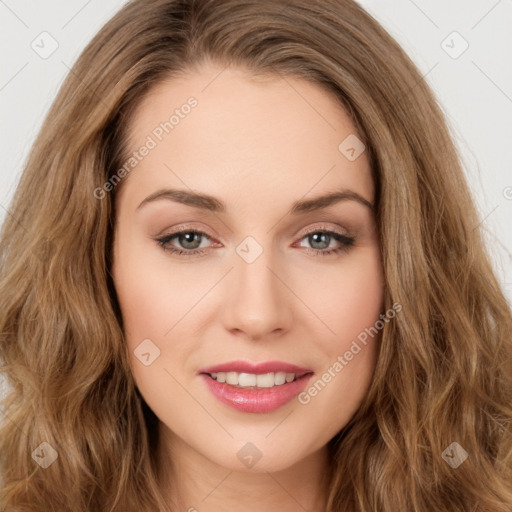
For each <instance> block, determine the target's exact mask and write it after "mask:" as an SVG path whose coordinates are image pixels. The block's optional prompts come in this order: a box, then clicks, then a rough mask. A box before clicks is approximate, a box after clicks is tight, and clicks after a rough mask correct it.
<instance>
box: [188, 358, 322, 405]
mask: <svg viewBox="0 0 512 512" xmlns="http://www.w3.org/2000/svg"><path fill="white" fill-rule="evenodd" d="M198 373H199V376H200V377H201V378H202V379H203V380H204V382H205V384H206V386H207V388H208V390H209V391H210V392H211V393H212V394H213V395H214V396H215V397H216V398H217V399H218V400H220V401H221V402H222V403H223V404H225V405H228V406H229V407H231V408H234V409H237V410H238V411H242V412H250V413H266V412H272V411H274V410H276V409H278V408H280V407H282V406H283V405H285V404H286V403H288V402H290V401H291V400H292V399H293V398H294V397H296V396H297V395H298V394H299V393H300V392H301V391H302V390H303V389H304V388H305V387H306V385H307V382H308V381H309V380H310V378H311V377H312V376H313V375H314V372H313V371H312V370H309V369H306V368H301V367H299V366H295V365H291V364H287V363H281V362H268V363H260V364H252V363H248V362H245V361H238V362H237V361H235V362H232V363H226V364H223V365H218V366H215V367H210V368H205V369H203V370H201V371H200V372H198Z"/></svg>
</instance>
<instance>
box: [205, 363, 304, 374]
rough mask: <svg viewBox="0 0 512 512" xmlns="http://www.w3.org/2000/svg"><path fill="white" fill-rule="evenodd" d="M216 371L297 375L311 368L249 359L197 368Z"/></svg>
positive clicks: (207, 371)
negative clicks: (251, 361) (257, 361)
mask: <svg viewBox="0 0 512 512" xmlns="http://www.w3.org/2000/svg"><path fill="white" fill-rule="evenodd" d="M218 372H237V373H254V374H256V375H261V374H263V373H271V372H273V373H276V372H285V373H295V375H297V376H301V375H305V374H306V373H312V372H313V370H311V369H309V368H301V367H300V366H296V365H294V364H290V363H284V362H282V361H266V362H263V363H250V362H249V361H231V362H229V363H222V364H218V365H215V366H208V367H207V368H203V369H202V370H199V372H198V373H199V374H201V373H218Z"/></svg>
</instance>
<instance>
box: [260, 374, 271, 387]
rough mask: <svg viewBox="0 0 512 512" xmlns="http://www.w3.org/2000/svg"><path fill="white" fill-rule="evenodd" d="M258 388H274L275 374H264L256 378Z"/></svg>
mask: <svg viewBox="0 0 512 512" xmlns="http://www.w3.org/2000/svg"><path fill="white" fill-rule="evenodd" d="M256 382H257V386H258V387H259V388H271V387H273V386H274V374H273V373H263V374H261V375H258V376H257V378H256Z"/></svg>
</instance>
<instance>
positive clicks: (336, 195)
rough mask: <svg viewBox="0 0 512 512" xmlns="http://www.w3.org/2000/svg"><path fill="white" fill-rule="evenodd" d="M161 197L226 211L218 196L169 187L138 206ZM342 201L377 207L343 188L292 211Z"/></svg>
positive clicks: (301, 203) (303, 201)
mask: <svg viewBox="0 0 512 512" xmlns="http://www.w3.org/2000/svg"><path fill="white" fill-rule="evenodd" d="M161 199H167V200H170V201H174V202H176V203H180V204H184V205H187V206H192V207H195V208H201V209H203V210H208V211H212V212H220V213H223V212H225V211H226V205H225V204H224V203H223V202H222V201H220V200H219V199H217V198H216V197H213V196H210V195H208V194H203V193H199V192H192V191H188V190H179V189H169V188H164V189H160V190H157V191H156V192H154V193H153V194H151V195H149V196H148V197H146V198H145V199H144V200H143V201H142V202H141V203H140V204H139V206H137V210H139V209H141V208H142V207H143V206H145V205H147V204H149V203H152V202H153V201H158V200H161ZM340 201H357V202H358V203H360V204H362V205H364V206H367V207H368V208H370V209H371V210H372V211H373V210H374V208H375V207H374V205H373V204H372V203H370V202H369V201H368V200H367V199H365V198H364V197H363V196H361V195H360V194H358V193H357V192H354V191H353V190H346V189H343V190H339V191H335V192H331V193H328V194H325V195H322V196H318V197H314V198H313V199H301V200H298V201H295V202H294V203H293V204H292V206H291V209H290V213H291V214H292V215H298V214H301V213H307V212H312V211H316V210H321V209H323V208H327V207H328V206H331V205H333V204H335V203H338V202H340Z"/></svg>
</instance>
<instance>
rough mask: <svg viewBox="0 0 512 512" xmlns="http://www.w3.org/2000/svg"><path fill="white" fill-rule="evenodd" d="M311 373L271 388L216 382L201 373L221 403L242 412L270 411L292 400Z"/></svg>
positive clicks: (302, 387) (304, 385)
mask: <svg viewBox="0 0 512 512" xmlns="http://www.w3.org/2000/svg"><path fill="white" fill-rule="evenodd" d="M312 376H313V374H312V373H308V374H307V375H304V376H302V377H300V378H299V379H297V380H295V381H293V382H287V383H285V384H281V385H280V386H273V387H271V388H260V389H248V388H239V387H235V386H231V385H230V384H226V383H225V382H217V381H216V380H214V379H212V378H211V377H210V376H209V375H206V374H204V373H203V374H201V377H202V378H203V379H204V381H205V383H206V385H207V386H208V389H209V390H210V391H211V392H212V394H213V395H215V396H216V397H217V398H218V399H219V400H220V401H221V402H222V403H224V404H226V405H228V406H230V407H232V408H233V409H237V410H238V411H242V412H257V413H264V412H272V411H275V410H276V409H279V407H282V406H283V405H285V404H286V403H288V402H289V401H290V400H293V398H295V397H296V396H297V395H298V394H299V393H300V392H301V391H302V390H303V389H304V388H305V387H306V385H307V383H308V381H309V380H310V378H311V377H312Z"/></svg>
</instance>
